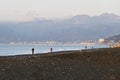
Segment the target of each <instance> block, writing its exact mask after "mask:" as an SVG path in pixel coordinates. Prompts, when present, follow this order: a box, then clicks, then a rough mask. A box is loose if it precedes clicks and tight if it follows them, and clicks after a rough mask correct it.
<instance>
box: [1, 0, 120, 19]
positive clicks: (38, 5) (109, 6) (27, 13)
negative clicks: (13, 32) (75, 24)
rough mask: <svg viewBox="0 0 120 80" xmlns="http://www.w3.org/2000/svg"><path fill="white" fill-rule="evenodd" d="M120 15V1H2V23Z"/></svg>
mask: <svg viewBox="0 0 120 80" xmlns="http://www.w3.org/2000/svg"><path fill="white" fill-rule="evenodd" d="M102 13H114V14H117V15H120V0H0V21H31V20H33V19H35V18H45V19H55V18H67V17H71V16H75V15H83V14H86V15H90V16H95V15H100V14H102Z"/></svg>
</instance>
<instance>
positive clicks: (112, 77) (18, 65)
mask: <svg viewBox="0 0 120 80" xmlns="http://www.w3.org/2000/svg"><path fill="white" fill-rule="evenodd" d="M0 80H120V48H106V49H92V50H82V51H61V52H52V53H45V54H34V55H17V56H1V57H0Z"/></svg>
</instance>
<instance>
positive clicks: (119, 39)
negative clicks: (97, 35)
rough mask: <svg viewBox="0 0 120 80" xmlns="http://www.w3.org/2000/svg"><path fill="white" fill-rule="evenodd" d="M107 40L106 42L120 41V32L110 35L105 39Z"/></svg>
mask: <svg viewBox="0 0 120 80" xmlns="http://www.w3.org/2000/svg"><path fill="white" fill-rule="evenodd" d="M105 41H106V42H111V41H114V42H119V41H120V34H118V35H114V36H111V37H108V38H106V39H105Z"/></svg>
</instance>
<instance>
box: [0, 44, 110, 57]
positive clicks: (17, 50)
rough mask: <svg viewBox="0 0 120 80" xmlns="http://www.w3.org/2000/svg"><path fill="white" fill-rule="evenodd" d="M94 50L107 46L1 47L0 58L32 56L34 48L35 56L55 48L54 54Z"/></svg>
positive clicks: (5, 45) (3, 45)
mask: <svg viewBox="0 0 120 80" xmlns="http://www.w3.org/2000/svg"><path fill="white" fill-rule="evenodd" d="M85 47H87V49H92V48H107V47H108V46H107V45H70V44H69V45H62V44H61V45H8V44H1V45H0V56H8V55H23V54H31V53H32V50H31V49H32V48H34V50H35V54H38V53H47V52H50V48H53V52H57V51H67V50H82V49H85Z"/></svg>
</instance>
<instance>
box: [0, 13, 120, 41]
mask: <svg viewBox="0 0 120 80" xmlns="http://www.w3.org/2000/svg"><path fill="white" fill-rule="evenodd" d="M119 32H120V16H118V15H115V14H108V13H106V14H101V15H99V16H92V17H91V16H88V15H77V16H73V17H71V18H68V19H56V20H43V19H35V20H34V21H31V22H21V23H19V22H18V23H15V22H0V42H10V41H48V40H52V41H63V42H64V41H86V40H87V41H88V40H98V39H99V38H106V37H108V36H111V35H114V34H118V33H119Z"/></svg>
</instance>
